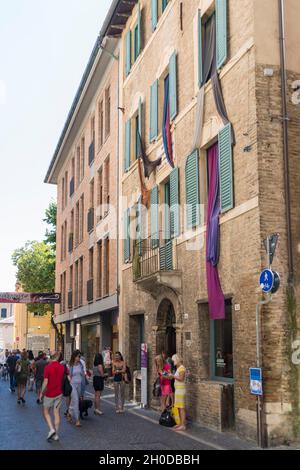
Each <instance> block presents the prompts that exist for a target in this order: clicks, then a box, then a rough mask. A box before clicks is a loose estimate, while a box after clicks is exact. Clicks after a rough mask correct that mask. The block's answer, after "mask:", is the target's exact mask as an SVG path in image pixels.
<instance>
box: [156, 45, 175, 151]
mask: <svg viewBox="0 0 300 470" xmlns="http://www.w3.org/2000/svg"><path fill="white" fill-rule="evenodd" d="M167 81H168V87H166V83H167ZM166 92H168V96H167V95H166ZM167 100H168V101H169V106H170V121H173V120H174V119H175V117H176V116H177V112H178V109H177V54H176V52H174V53H173V54H172V56H171V57H170V61H169V67H168V68H167V69H166V70H165V71H164V73H163V74H162V75H161V77H160V78H159V80H156V81H155V82H154V83H153V84H152V85H151V88H150V142H153V141H154V140H156V139H157V137H158V136H159V135H160V134H161V130H159V123H162V121H163V115H164V107H165V105H166V103H167Z"/></svg>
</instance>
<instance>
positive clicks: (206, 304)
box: [111, 0, 300, 444]
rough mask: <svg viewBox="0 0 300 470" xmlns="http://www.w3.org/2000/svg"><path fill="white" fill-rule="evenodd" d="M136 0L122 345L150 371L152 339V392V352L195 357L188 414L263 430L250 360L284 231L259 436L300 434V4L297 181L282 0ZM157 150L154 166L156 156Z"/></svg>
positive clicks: (266, 319) (293, 6) (124, 141)
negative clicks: (266, 272) (143, 349)
mask: <svg viewBox="0 0 300 470" xmlns="http://www.w3.org/2000/svg"><path fill="white" fill-rule="evenodd" d="M135 3H136V4H135V7H134V9H133V11H132V14H131V15H130V16H129V18H128V21H127V22H126V25H125V26H124V27H123V30H122V33H121V46H120V83H121V87H120V100H121V102H120V106H121V108H122V109H123V110H124V113H123V116H121V118H120V129H122V131H121V132H120V155H123V157H121V160H122V161H123V167H121V166H120V182H121V184H120V188H121V193H120V195H121V196H122V198H120V201H121V202H120V204H121V207H120V217H121V218H120V226H122V227H124V240H122V241H121V242H120V247H121V248H120V251H122V255H123V258H120V261H121V264H120V271H121V274H120V282H121V302H120V310H121V313H122V317H121V325H122V349H123V350H124V351H125V353H126V357H127V358H128V360H129V363H130V364H131V366H132V367H133V369H135V368H137V369H139V367H140V363H139V351H140V344H141V343H143V342H145V343H147V344H148V353H149V378H150V380H149V383H150V386H149V397H150V398H149V402H151V403H152V404H153V402H154V400H153V399H151V386H152V383H153V381H154V379H155V374H156V370H155V366H154V359H155V356H156V355H157V354H159V353H160V352H161V351H162V350H165V351H167V353H168V354H169V355H171V354H173V353H175V352H177V353H179V354H180V355H181V356H182V357H183V360H184V364H185V365H186V367H187V376H188V378H187V381H188V385H187V390H188V391H187V408H188V415H189V417H190V418H191V419H193V420H195V421H199V422H200V423H202V424H203V425H206V426H209V427H212V428H215V429H218V430H226V429H235V430H236V431H237V432H238V433H239V434H240V435H243V436H246V437H249V438H253V439H255V438H256V433H257V412H256V398H255V397H254V396H253V395H251V394H250V389H249V368H250V367H255V366H256V364H257V360H256V343H257V341H256V307H257V303H258V302H259V300H260V299H261V290H260V286H259V274H260V271H261V270H262V268H264V267H265V266H266V264H267V259H266V253H265V249H264V246H263V240H264V239H265V238H266V237H267V236H268V235H269V234H272V233H274V232H277V233H279V240H280V241H279V244H278V247H277V252H276V256H275V258H274V265H273V266H274V268H275V269H276V271H278V272H279V273H280V275H281V280H282V283H281V288H280V291H279V292H278V293H277V294H276V295H274V297H273V300H272V302H271V303H270V304H269V305H267V306H264V307H263V309H262V321H261V328H262V345H261V349H260V355H261V359H262V364H263V374H264V384H263V386H264V399H263V402H264V403H263V411H262V420H263V424H262V429H263V431H262V434H263V438H264V439H265V441H267V442H268V443H269V444H272V443H275V442H281V441H283V440H284V439H292V438H293V436H294V437H295V435H297V433H298V430H299V422H298V418H297V417H298V416H299V415H298V413H299V406H298V400H299V391H300V387H299V371H298V367H299V366H297V365H294V364H292V362H291V357H292V352H293V350H292V344H293V339H296V337H297V324H298V316H297V305H298V303H297V302H298V301H299V300H298V290H299V288H298V283H297V272H298V236H297V223H298V222H297V221H298V216H299V214H298V205H297V202H296V201H297V198H298V185H297V184H296V181H297V179H298V175H299V168H298V161H299V159H298V158H297V155H298V151H297V146H298V145H299V136H297V131H296V130H297V128H298V124H299V107H295V106H293V104H292V100H291V99H292V93H293V89H292V83H294V86H293V88H294V91H295V89H296V90H297V86H296V84H295V81H296V80H297V79H298V80H299V62H298V61H297V53H296V43H297V39H299V32H298V31H297V27H296V22H297V21H298V20H299V18H300V9H299V4H298V3H297V2H295V1H293V0H290V1H289V0H288V1H286V2H284V10H283V15H284V16H283V17H282V20H283V22H284V24H285V26H286V42H285V47H286V53H287V57H286V60H287V61H286V72H287V82H286V87H287V92H286V99H287V101H288V108H289V109H288V113H289V118H290V121H289V123H288V133H287V138H289V140H290V151H289V155H288V158H289V166H290V180H288V179H286V172H287V167H286V166H285V160H284V140H283V121H285V119H286V116H284V115H283V111H282V109H283V108H282V105H283V96H284V95H285V92H284V90H283V87H282V82H281V71H282V70H283V62H282V59H283V57H282V56H281V55H280V42H279V38H280V37H281V36H282V34H281V33H280V29H279V24H280V17H281V16H280V15H281V10H280V9H279V8H278V2H277V1H273V0H270V1H266V2H260V1H256V0H242V1H240V0H239V1H237V0H228V1H226V0H202V1H199V0H189V1H188V2H182V1H179V0H173V1H160V0H153V1H146V0H145V1H139V2H135ZM117 8H122V2H119V7H117ZM266 18H268V20H267V21H266ZM114 21H115V20H114V18H113V19H112V25H111V34H114V33H115V29H114ZM297 83H298V86H299V82H297ZM139 134H140V137H141V138H140V137H139ZM139 138H140V140H141V142H142V146H143V150H144V155H143V158H142V160H143V162H144V165H143V172H144V170H145V174H144V175H142V177H141V176H140V173H139V165H140V162H139V160H138V157H139V156H141V154H142V153H143V152H142V150H141V148H139V144H138V141H139ZM160 159H161V163H160V164H157V165H156V164H153V166H154V167H155V170H154V171H153V172H152V173H151V175H150V177H149V178H147V177H145V176H146V173H147V171H148V170H149V168H150V169H151V165H150V166H149V161H150V162H152V163H153V162H157V163H158V162H159V161H160ZM150 171H151V170H150ZM216 175H217V176H216ZM218 185H219V190H217V188H218ZM287 188H289V189H290V201H289V200H288V197H287ZM216 198H219V205H218V200H217V201H216ZM141 201H142V203H141ZM144 201H145V202H148V208H147V210H145V207H144ZM216 209H217V210H216ZM218 209H219V210H218ZM288 211H291V216H292V217H291V220H292V223H291V232H292V237H291V238H290V239H289V236H288V223H287V212H288ZM219 212H220V214H219ZM218 220H219V222H218ZM208 223H209V230H210V231H209V234H208V233H207V227H208ZM219 232H220V234H219ZM218 234H219V237H218ZM290 240H292V242H291V241H290ZM290 243H292V249H291V248H290ZM289 251H292V253H293V256H294V266H293V275H292V273H291V261H289V260H288V258H289V256H288V254H289ZM214 261H215V262H214ZM288 261H289V262H288ZM217 263H218V264H217ZM216 264H217V268H216ZM208 285H209V290H208ZM220 296H221V297H220ZM222 296H223V297H222ZM220 298H221V299H222V298H223V307H222V306H220ZM218 314H220V317H219V318H218ZM216 318H217V319H216ZM291 325H292V326H293V328H292V326H291Z"/></svg>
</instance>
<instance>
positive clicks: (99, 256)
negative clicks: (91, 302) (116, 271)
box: [97, 240, 102, 299]
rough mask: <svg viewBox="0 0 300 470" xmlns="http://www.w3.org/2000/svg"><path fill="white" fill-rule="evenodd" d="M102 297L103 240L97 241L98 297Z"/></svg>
mask: <svg viewBox="0 0 300 470" xmlns="http://www.w3.org/2000/svg"><path fill="white" fill-rule="evenodd" d="M101 297H102V240H101V241H99V242H98V243H97V298H98V299H99V298H101Z"/></svg>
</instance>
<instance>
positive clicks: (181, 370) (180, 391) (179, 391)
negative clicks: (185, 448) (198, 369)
mask: <svg viewBox="0 0 300 470" xmlns="http://www.w3.org/2000/svg"><path fill="white" fill-rule="evenodd" d="M172 361H173V362H174V364H175V366H176V372H175V374H174V375H173V374H170V375H169V378H173V379H174V380H175V404H174V406H175V408H178V411H179V419H180V423H179V424H178V425H176V426H175V427H174V428H173V429H174V430H175V431H185V429H186V412H185V395H186V386H185V376H186V369H185V367H184V365H183V361H182V358H181V357H180V356H179V355H178V354H174V356H172Z"/></svg>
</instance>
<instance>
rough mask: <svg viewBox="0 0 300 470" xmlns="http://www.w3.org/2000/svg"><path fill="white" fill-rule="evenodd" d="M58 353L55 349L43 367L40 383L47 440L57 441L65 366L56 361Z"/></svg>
mask: <svg viewBox="0 0 300 470" xmlns="http://www.w3.org/2000/svg"><path fill="white" fill-rule="evenodd" d="M59 356H60V353H59V352H57V351H55V352H53V353H52V354H51V355H50V357H51V362H50V364H48V365H47V366H46V367H45V370H44V381H43V385H42V392H41V397H42V396H43V397H44V401H43V407H44V417H45V420H46V422H47V424H48V426H49V433H48V436H47V440H48V441H51V439H53V440H54V441H58V440H59V437H58V431H59V426H60V406H61V403H62V396H63V392H62V384H63V376H64V372H65V368H64V366H63V365H62V364H60V363H59V362H58V360H59ZM51 410H53V415H54V426H53V421H52V418H51V415H50V411H51Z"/></svg>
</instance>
